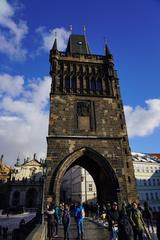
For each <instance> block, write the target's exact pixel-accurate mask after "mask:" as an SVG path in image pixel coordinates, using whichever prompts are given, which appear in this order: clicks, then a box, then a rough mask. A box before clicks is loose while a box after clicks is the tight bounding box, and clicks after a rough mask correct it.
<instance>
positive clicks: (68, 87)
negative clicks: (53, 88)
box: [65, 76, 70, 91]
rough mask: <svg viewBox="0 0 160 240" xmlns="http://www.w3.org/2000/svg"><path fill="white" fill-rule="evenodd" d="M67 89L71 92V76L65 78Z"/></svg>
mask: <svg viewBox="0 0 160 240" xmlns="http://www.w3.org/2000/svg"><path fill="white" fill-rule="evenodd" d="M65 89H66V91H69V89H70V78H69V76H66V77H65Z"/></svg>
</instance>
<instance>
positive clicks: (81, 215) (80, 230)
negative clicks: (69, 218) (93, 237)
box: [75, 203, 85, 240]
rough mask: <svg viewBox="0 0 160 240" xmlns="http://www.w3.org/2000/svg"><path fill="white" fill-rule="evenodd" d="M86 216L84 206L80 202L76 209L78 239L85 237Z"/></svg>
mask: <svg viewBox="0 0 160 240" xmlns="http://www.w3.org/2000/svg"><path fill="white" fill-rule="evenodd" d="M84 217H85V213H84V208H83V206H82V205H81V204H80V203H79V204H78V206H77V207H76V209H75V218H76V224H77V234H78V236H77V240H82V239H84V226H83V220H84Z"/></svg>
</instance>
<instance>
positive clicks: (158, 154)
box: [148, 153, 160, 159]
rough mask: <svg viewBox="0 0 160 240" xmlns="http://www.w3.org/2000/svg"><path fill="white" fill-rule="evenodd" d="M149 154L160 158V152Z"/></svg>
mask: <svg viewBox="0 0 160 240" xmlns="http://www.w3.org/2000/svg"><path fill="white" fill-rule="evenodd" d="M148 155H149V156H152V157H156V158H158V159H160V153H149V154H148Z"/></svg>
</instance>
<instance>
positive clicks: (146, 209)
mask: <svg viewBox="0 0 160 240" xmlns="http://www.w3.org/2000/svg"><path fill="white" fill-rule="evenodd" d="M143 216H144V219H145V220H146V224H147V228H148V230H149V231H150V227H151V229H152V232H154V229H153V222H152V218H153V214H152V210H151V208H150V207H149V206H148V203H147V202H144V211H143Z"/></svg>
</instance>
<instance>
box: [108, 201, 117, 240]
mask: <svg viewBox="0 0 160 240" xmlns="http://www.w3.org/2000/svg"><path fill="white" fill-rule="evenodd" d="M107 218H108V224H109V225H108V230H109V232H110V234H109V240H112V239H114V238H116V235H117V232H118V231H117V230H118V219H119V211H118V205H117V203H116V202H114V203H113V204H112V208H111V210H110V211H108V214H107Z"/></svg>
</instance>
